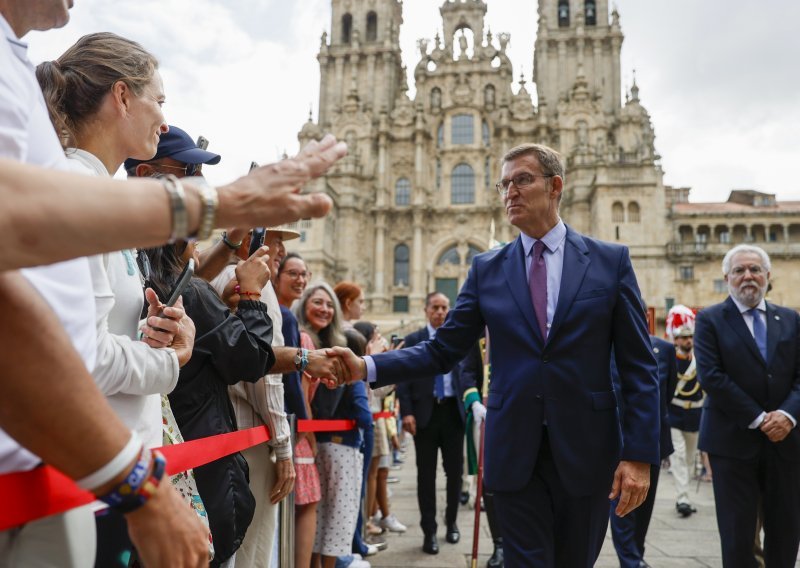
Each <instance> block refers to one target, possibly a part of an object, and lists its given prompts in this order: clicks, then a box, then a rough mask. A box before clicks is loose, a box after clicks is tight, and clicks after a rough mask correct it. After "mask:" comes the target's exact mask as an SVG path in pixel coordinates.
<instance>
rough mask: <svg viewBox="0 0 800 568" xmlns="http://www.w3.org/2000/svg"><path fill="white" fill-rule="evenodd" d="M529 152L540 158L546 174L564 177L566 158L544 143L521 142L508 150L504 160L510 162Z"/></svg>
mask: <svg viewBox="0 0 800 568" xmlns="http://www.w3.org/2000/svg"><path fill="white" fill-rule="evenodd" d="M529 154H532V155H534V156H536V159H537V160H539V164H541V166H542V170H543V171H542V173H543V174H544V175H554V176H559V177H560V178H561V179H564V160H562V159H561V154H559V153H558V152H556V151H555V150H553V149H552V148H549V147H547V146H544V145H542V144H520V145H519V146H515V147H514V148H511V150H509V151H508V152H506V155H505V156H503V162H510V161H511V160H516V159H517V158H519V157H521V156H527V155H529Z"/></svg>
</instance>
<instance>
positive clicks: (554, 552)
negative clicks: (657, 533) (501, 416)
mask: <svg viewBox="0 0 800 568" xmlns="http://www.w3.org/2000/svg"><path fill="white" fill-rule="evenodd" d="M543 430H544V434H543V436H542V443H541V447H540V448H539V455H538V456H537V458H536V467H534V469H533V475H532V476H531V479H530V481H529V482H528V484H527V485H526V486H525V487H523V488H522V489H521V490H519V491H495V492H494V505H495V509H496V510H497V517H498V520H499V521H500V533H501V534H502V536H503V552H504V554H505V561H506V566H509V567H511V566H513V568H591V567H592V566H594V564H595V562H596V561H597V557H598V556H599V554H600V549H601V548H602V546H603V539H604V537H605V534H606V529H607V528H608V490H606V491H603V492H601V493H598V494H594V495H587V496H585V497H574V496H571V495H569V494H568V493H567V491H566V489H565V487H564V485H563V483H562V482H561V478H560V477H559V475H558V470H556V466H555V463H554V461H553V455H552V452H551V450H550V443H549V441H548V438H547V428H544V429H543ZM751 540H752V539H751Z"/></svg>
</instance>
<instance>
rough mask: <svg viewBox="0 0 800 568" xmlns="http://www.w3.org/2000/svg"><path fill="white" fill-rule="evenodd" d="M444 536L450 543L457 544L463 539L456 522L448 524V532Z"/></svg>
mask: <svg viewBox="0 0 800 568" xmlns="http://www.w3.org/2000/svg"><path fill="white" fill-rule="evenodd" d="M444 538H445V540H447V542H449V543H450V544H455V543H457V542H458V541H459V540H461V533H460V532H459V531H458V526H456V524H455V523H453V524H452V525H447V534H446V535H445V537H444Z"/></svg>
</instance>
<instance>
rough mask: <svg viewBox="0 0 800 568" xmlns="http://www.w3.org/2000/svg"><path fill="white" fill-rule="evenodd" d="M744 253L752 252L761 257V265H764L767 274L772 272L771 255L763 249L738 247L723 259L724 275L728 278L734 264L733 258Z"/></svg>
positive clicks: (747, 246) (749, 246) (748, 246)
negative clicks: (732, 263)
mask: <svg viewBox="0 0 800 568" xmlns="http://www.w3.org/2000/svg"><path fill="white" fill-rule="evenodd" d="M743 252H752V253H754V254H757V255H758V256H760V257H761V264H762V265H763V268H764V270H766V271H767V272H769V271H770V267H771V264H770V261H769V255H768V254H767V253H766V251H765V250H764V249H762V248H761V247H757V246H755V245H736V246H735V247H733V248H732V249H731V250H729V251H728V252H727V253H726V254H725V258H723V259H722V275H723V276H727V275H728V274H729V273H730V271H731V262H733V257H734V256H736V255H737V254H739V253H743Z"/></svg>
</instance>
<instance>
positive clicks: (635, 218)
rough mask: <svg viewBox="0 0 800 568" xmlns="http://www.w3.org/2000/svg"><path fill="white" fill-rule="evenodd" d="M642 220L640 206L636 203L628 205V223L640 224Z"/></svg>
mask: <svg viewBox="0 0 800 568" xmlns="http://www.w3.org/2000/svg"><path fill="white" fill-rule="evenodd" d="M640 220H641V213H640V209H639V204H638V203H636V202H635V201H631V202H630V203H628V222H629V223H638V222H639V221H640Z"/></svg>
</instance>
